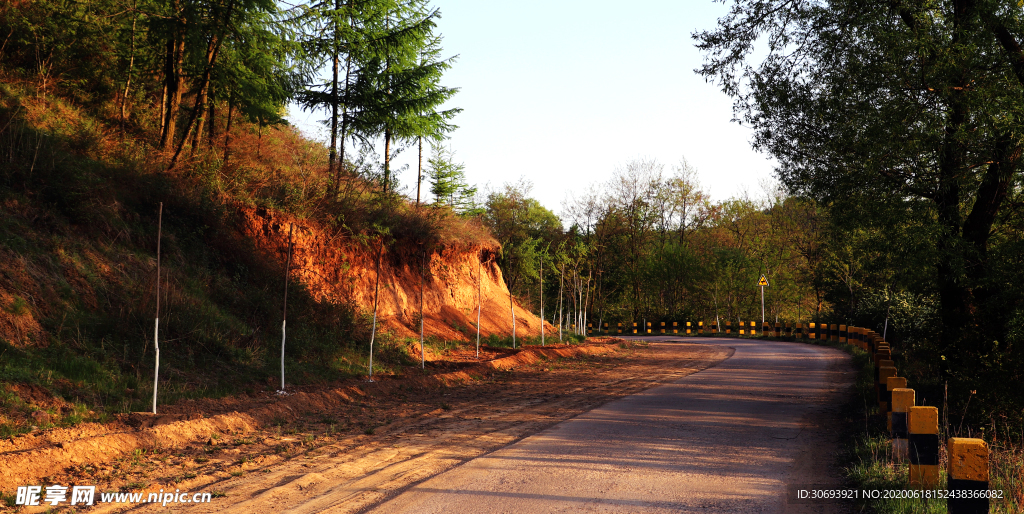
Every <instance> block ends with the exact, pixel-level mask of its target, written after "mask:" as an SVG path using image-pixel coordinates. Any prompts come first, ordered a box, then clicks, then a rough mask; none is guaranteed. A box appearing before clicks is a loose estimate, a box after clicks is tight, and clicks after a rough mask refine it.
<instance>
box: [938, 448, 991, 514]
mask: <svg viewBox="0 0 1024 514" xmlns="http://www.w3.org/2000/svg"><path fill="white" fill-rule="evenodd" d="M946 451H947V452H948V453H949V467H948V468H947V470H946V472H947V478H948V482H947V484H946V490H947V491H949V493H950V494H949V496H948V497H947V499H946V508H947V509H948V511H949V514H987V513H988V507H989V502H988V497H987V495H986V494H979V493H981V492H982V491H987V490H988V445H987V444H985V441H983V440H981V439H970V438H966V437H951V438H949V442H948V443H947V444H946ZM978 496H982V497H980V498H979V497H978Z"/></svg>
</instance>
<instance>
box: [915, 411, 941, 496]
mask: <svg viewBox="0 0 1024 514" xmlns="http://www.w3.org/2000/svg"><path fill="white" fill-rule="evenodd" d="M907 432H908V434H907V446H908V447H909V448H908V453H909V457H910V487H912V488H914V489H923V490H932V489H938V487H939V408H938V407H911V408H910V412H909V413H908V414H907Z"/></svg>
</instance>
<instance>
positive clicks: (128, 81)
mask: <svg viewBox="0 0 1024 514" xmlns="http://www.w3.org/2000/svg"><path fill="white" fill-rule="evenodd" d="M138 20H139V15H138V13H135V15H134V16H133V17H132V44H131V53H130V54H129V55H130V57H129V58H128V78H126V79H125V81H124V93H123V94H122V95H121V132H124V111H125V103H126V102H127V101H128V89H129V87H131V85H132V69H133V68H134V67H135V24H136V23H137V22H138Z"/></svg>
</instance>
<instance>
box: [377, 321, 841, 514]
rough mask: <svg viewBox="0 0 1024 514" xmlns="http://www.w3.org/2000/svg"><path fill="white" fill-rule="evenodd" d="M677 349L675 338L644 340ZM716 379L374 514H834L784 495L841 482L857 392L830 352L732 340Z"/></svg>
mask: <svg viewBox="0 0 1024 514" xmlns="http://www.w3.org/2000/svg"><path fill="white" fill-rule="evenodd" d="M648 340H651V341H657V342H655V343H653V344H656V345H659V346H663V348H662V351H669V352H670V351H673V347H678V346H679V345H676V344H674V343H673V341H677V340H679V339H676V338H673V337H661V338H648ZM686 341H687V342H700V343H703V344H714V345H725V346H728V347H732V348H735V354H734V355H733V356H732V357H730V358H729V359H726V360H725V361H723V362H722V363H721V364H719V365H718V366H717V367H714V368H710V369H707V370H704V371H701V372H699V373H696V374H693V375H690V376H687V377H685V378H683V379H681V380H679V381H677V382H674V383H672V384H668V385H664V386H660V387H656V388H654V389H649V390H647V391H645V392H643V393H640V394H636V395H633V396H628V397H625V398H622V399H621V400H617V401H614V402H611V403H608V404H606V405H604V406H602V407H599V408H597V409H594V410H592V411H589V412H587V413H585V414H582V415H580V416H577V417H575V418H573V419H570V420H568V421H565V422H563V423H560V424H558V425H555V426H553V427H551V428H549V429H547V430H545V431H543V432H540V433H538V434H536V435H533V436H531V437H528V438H525V439H523V440H521V441H519V442H517V443H515V444H513V445H510V446H507V447H505V448H502V449H501V450H498V451H495V452H492V453H490V454H487V455H485V456H483V457H479V458H476V459H473V460H471V461H469V462H467V463H465V464H463V465H462V466H459V467H457V468H454V469H452V470H450V471H448V472H446V473H443V474H440V475H437V476H435V477H433V478H430V479H428V480H426V481H423V482H421V483H419V484H416V485H414V486H412V487H409V488H407V489H405V490H404V491H402V492H401V493H400V494H397V495H395V496H394V497H392V498H391V499H389V500H388V501H386V502H383V503H381V504H378V505H377V506H376V507H375V508H374V509H372V510H370V512H379V513H391V512H395V513H397V512H403V513H405V512H410V513H445V514H466V513H505V512H508V513H534V512H630V513H639V512H644V513H662V512H665V513H667V512H673V513H676V512H728V513H747V512H757V513H762V512H764V513H775V512H786V513H804V512H842V511H844V508H843V507H842V506H841V505H834V504H833V505H829V504H796V503H790V502H789V501H788V500H787V495H786V490H787V485H794V484H822V485H829V484H832V485H833V486H834V485H835V484H839V483H841V482H840V481H839V478H838V476H837V475H838V473H837V472H836V470H835V469H833V462H834V454H835V450H836V449H837V448H838V444H839V441H838V438H839V434H840V433H841V431H840V430H839V427H838V426H837V424H838V420H837V417H838V410H839V406H840V405H841V404H842V403H843V401H844V395H845V394H848V391H849V386H850V385H851V384H852V381H853V377H854V374H853V371H852V368H851V366H850V364H849V359H848V357H847V356H846V354H844V353H843V352H840V351H838V350H835V349H831V348H826V347H820V346H813V345H808V344H802V343H784V342H769V341H750V340H740V339H698V340H694V339H693V338H689V339H687V340H686Z"/></svg>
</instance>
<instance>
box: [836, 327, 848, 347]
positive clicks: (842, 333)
mask: <svg viewBox="0 0 1024 514" xmlns="http://www.w3.org/2000/svg"><path fill="white" fill-rule="evenodd" d="M849 340H850V333H849V328H848V327H847V326H846V325H839V342H840V343H842V344H846V343H847V342H848V341H849Z"/></svg>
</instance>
